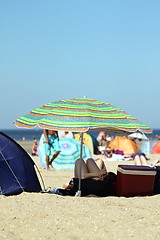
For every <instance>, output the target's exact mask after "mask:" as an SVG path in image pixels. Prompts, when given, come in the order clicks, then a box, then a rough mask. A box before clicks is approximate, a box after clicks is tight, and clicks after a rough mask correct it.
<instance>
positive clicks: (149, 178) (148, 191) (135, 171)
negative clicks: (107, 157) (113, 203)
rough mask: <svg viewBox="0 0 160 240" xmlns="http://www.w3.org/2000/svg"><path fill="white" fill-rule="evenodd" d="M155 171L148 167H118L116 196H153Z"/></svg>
mask: <svg viewBox="0 0 160 240" xmlns="http://www.w3.org/2000/svg"><path fill="white" fill-rule="evenodd" d="M155 175H156V170H155V169H154V168H151V167H148V166H135V165H118V168H117V180H116V195H117V196H124V197H134V196H147V195H153V189H154V180H155Z"/></svg>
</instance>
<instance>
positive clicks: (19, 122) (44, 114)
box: [14, 98, 152, 196]
mask: <svg viewBox="0 0 160 240" xmlns="http://www.w3.org/2000/svg"><path fill="white" fill-rule="evenodd" d="M14 124H15V125H16V126H17V127H23V128H34V127H36V126H39V127H40V128H43V129H52V130H62V131H71V132H79V133H81V134H82V136H81V151H80V158H81V159H82V145H83V133H84V132H87V131H88V130H101V129H107V131H108V130H110V131H113V132H114V131H115V130H117V129H118V130H121V131H125V132H134V131H135V130H136V129H137V128H138V129H142V130H143V131H144V132H147V133H151V132H152V130H151V129H150V128H149V127H148V126H147V125H145V124H142V123H141V122H140V121H138V120H137V119H136V118H134V117H133V116H131V115H130V114H128V113H127V112H125V111H124V110H122V109H120V108H117V107H115V106H113V105H111V104H109V103H107V102H101V101H98V100H93V99H90V98H72V99H67V100H60V101H56V102H51V103H47V104H45V105H43V106H41V107H39V108H36V109H34V110H32V111H31V112H29V113H27V114H25V115H24V116H21V117H19V118H17V119H16V121H14ZM79 175H80V176H81V167H80V174H79ZM80 185H81V179H79V191H78V193H77V195H78V196H79V195H80V194H81V191H80Z"/></svg>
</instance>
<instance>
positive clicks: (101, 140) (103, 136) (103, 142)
mask: <svg viewBox="0 0 160 240" xmlns="http://www.w3.org/2000/svg"><path fill="white" fill-rule="evenodd" d="M97 141H98V142H99V146H106V144H107V140H106V133H105V132H104V131H101V132H100V133H99V134H98V137H97Z"/></svg>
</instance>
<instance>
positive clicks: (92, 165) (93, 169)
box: [86, 158, 102, 173]
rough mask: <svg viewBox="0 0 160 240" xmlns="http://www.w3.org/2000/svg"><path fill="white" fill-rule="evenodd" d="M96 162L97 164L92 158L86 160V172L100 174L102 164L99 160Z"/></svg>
mask: <svg viewBox="0 0 160 240" xmlns="http://www.w3.org/2000/svg"><path fill="white" fill-rule="evenodd" d="M97 161H98V162H97V163H96V162H95V161H94V160H93V159H92V158H89V159H87V161H86V164H87V168H88V172H90V173H97V172H100V170H101V169H102V163H101V161H99V160H97Z"/></svg>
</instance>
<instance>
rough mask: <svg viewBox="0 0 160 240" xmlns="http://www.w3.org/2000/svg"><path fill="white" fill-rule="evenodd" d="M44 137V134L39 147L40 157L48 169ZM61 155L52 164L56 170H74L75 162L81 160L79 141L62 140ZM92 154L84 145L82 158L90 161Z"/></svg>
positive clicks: (60, 140)
mask: <svg viewBox="0 0 160 240" xmlns="http://www.w3.org/2000/svg"><path fill="white" fill-rule="evenodd" d="M43 142H44V135H43V134H42V136H41V138H40V142H39V146H38V154H39V157H40V162H41V164H42V166H44V167H46V160H45V150H44V144H43ZM59 145H60V150H61V152H60V154H59V155H58V157H56V158H55V160H54V161H53V163H52V166H53V167H54V169H55V170H64V169H73V168H74V165H75V162H76V160H77V159H78V158H80V150H81V144H80V142H79V141H77V140H75V139H74V138H60V139H59ZM52 155H53V153H51V155H50V158H52ZM91 157H92V155H91V152H90V149H89V147H87V146H86V145H84V144H83V151H82V158H83V159H88V158H91Z"/></svg>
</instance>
